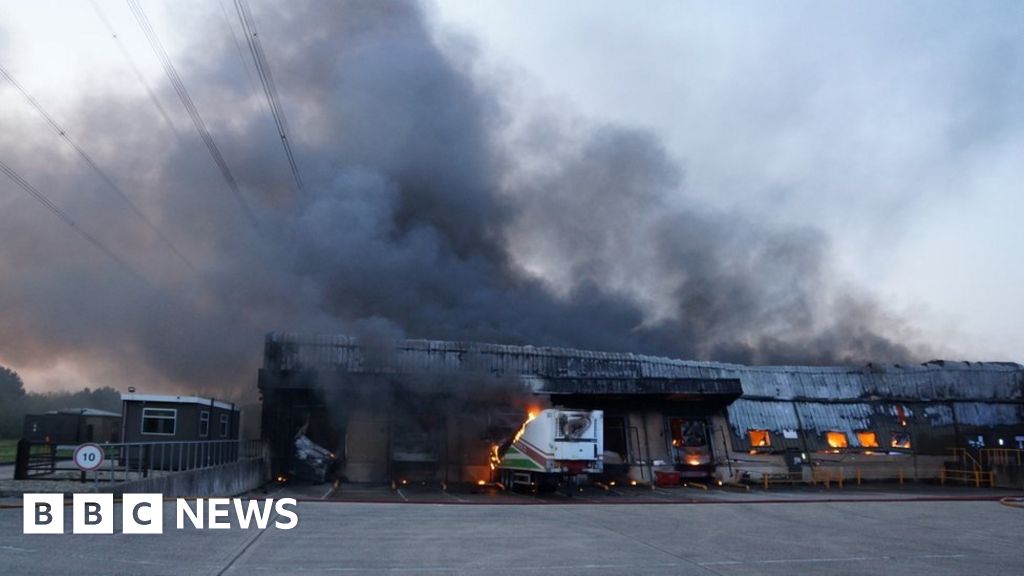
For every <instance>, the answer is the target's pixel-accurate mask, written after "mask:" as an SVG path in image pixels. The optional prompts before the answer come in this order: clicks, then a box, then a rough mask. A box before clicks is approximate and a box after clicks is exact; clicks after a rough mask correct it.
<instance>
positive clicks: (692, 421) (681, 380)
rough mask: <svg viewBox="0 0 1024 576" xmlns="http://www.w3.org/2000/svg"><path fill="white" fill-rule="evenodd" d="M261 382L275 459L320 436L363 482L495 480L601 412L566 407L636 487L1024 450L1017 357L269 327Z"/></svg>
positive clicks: (581, 415) (1022, 373)
mask: <svg viewBox="0 0 1024 576" xmlns="http://www.w3.org/2000/svg"><path fill="white" fill-rule="evenodd" d="M259 387H260V390H261V393H262V397H263V434H264V437H265V438H266V439H267V440H268V441H269V442H270V444H271V446H272V450H273V453H274V455H275V464H274V466H275V468H276V470H278V471H282V472H287V471H288V470H289V469H291V470H292V471H293V472H294V471H295V470H294V467H295V465H296V464H295V460H296V459H295V456H294V454H295V453H296V446H297V445H299V446H300V448H301V447H302V446H307V447H308V444H307V442H309V443H312V444H313V445H316V446H322V447H324V450H323V454H324V458H321V459H320V460H318V461H317V462H318V463H320V464H321V468H322V467H323V466H324V464H323V461H324V460H325V459H329V460H331V461H332V463H333V464H334V471H333V473H334V474H336V475H337V476H339V477H341V478H344V479H347V480H349V481H353V482H382V481H396V480H399V479H410V480H426V481H439V482H440V481H444V482H477V481H482V480H493V479H495V471H494V470H493V468H494V467H495V466H494V463H495V460H496V459H500V458H501V456H496V455H495V452H496V451H497V450H498V448H499V447H500V448H501V450H502V451H504V450H507V449H508V445H509V439H510V438H512V437H515V438H517V439H518V438H519V436H521V435H522V434H523V429H524V426H523V422H524V420H525V419H527V418H528V417H529V418H532V417H534V416H536V415H537V414H538V413H540V411H541V410H542V409H544V408H561V409H565V410H572V411H593V412H592V413H591V412H565V411H562V412H558V411H552V410H547V411H545V412H546V413H550V414H551V415H552V416H551V417H552V418H562V420H560V421H559V423H558V424H556V425H554V426H555V428H556V429H560V430H562V431H561V432H556V433H555V434H556V435H557V434H559V433H561V434H566V433H567V432H565V430H566V429H567V428H571V427H573V426H575V427H576V432H577V433H578V434H582V433H583V431H584V429H585V428H586V427H587V426H591V427H594V426H599V428H600V433H599V435H598V436H597V438H599V440H600V443H599V444H594V446H595V448H594V450H595V451H596V450H597V448H596V446H599V445H600V446H601V448H600V452H601V453H600V454H599V455H596V456H595V457H594V458H595V459H597V460H599V461H600V462H601V466H600V467H601V469H602V475H603V476H605V477H607V478H610V479H621V480H623V481H636V482H653V481H654V480H655V479H656V478H657V477H658V476H659V474H673V475H676V476H678V477H683V478H685V477H703V478H714V479H718V480H722V481H730V480H735V479H739V478H742V477H747V478H760V477H762V476H764V475H775V474H797V473H801V474H811V473H812V469H813V470H821V469H828V468H830V467H831V468H836V467H845V469H846V470H847V471H848V473H849V474H850V475H852V474H853V473H854V472H853V470H854V469H856V474H857V476H858V478H860V477H861V476H863V477H864V478H896V477H897V476H899V477H901V478H902V477H904V476H906V477H916V478H937V477H938V476H939V474H940V472H941V470H942V467H943V465H944V462H945V461H947V460H949V454H950V449H951V448H954V447H974V448H982V447H989V448H1000V447H1005V448H1021V447H1024V446H1022V444H1024V366H1021V365H1019V364H1014V363H964V362H943V361H933V362H928V363H925V364H922V365H913V366H910V365H884V366H883V365H871V364H869V365H867V366H861V367H809V366H763V367H761V366H759V367H753V366H741V365H735V364H721V363H713V362H694V361H685V360H674V359H669V358H659V357H651V356H641V355H636V354H629V353H605V352H588V351H582V350H572V349H562V348H538V347H532V346H507V345H497V344H480V343H466V342H444V341H426V340H403V341H398V342H387V343H383V344H382V343H369V342H367V343H364V344H363V345H360V343H359V342H358V341H357V340H355V339H352V338H348V337H344V336H307V335H296V334H286V333H272V334H269V335H268V336H267V338H266V343H265V351H264V362H263V368H262V370H260V374H259ZM527 414H531V415H530V416H527ZM590 414H593V415H596V417H595V416H591V415H590ZM573 418H575V420H573ZM582 419H585V420H582ZM552 421H553V422H554V421H555V420H552ZM574 422H575V424H574ZM559 426H560V427H561V428H558V427H559ZM517 430H518V431H519V432H518V434H517ZM557 439H558V438H556V440H557ZM602 444H603V445H602ZM552 446H554V443H552ZM299 452H302V450H299Z"/></svg>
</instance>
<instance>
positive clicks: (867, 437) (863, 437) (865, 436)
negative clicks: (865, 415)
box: [857, 430, 878, 448]
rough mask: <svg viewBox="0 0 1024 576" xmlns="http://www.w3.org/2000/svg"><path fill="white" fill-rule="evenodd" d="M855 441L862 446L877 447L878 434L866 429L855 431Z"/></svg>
mask: <svg viewBox="0 0 1024 576" xmlns="http://www.w3.org/2000/svg"><path fill="white" fill-rule="evenodd" d="M857 442H859V443H860V445H861V447H862V448H878V435H877V434H875V433H874V432H870V431H868V430H861V431H860V432H857Z"/></svg>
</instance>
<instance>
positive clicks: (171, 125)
mask: <svg viewBox="0 0 1024 576" xmlns="http://www.w3.org/2000/svg"><path fill="white" fill-rule="evenodd" d="M89 2H90V3H91V4H92V9H93V10H94V11H95V12H96V16H98V17H99V19H100V20H102V21H103V25H104V26H105V27H106V28H107V32H108V33H109V34H110V37H111V38H113V39H114V42H115V43H116V44H117V49H118V50H120V51H121V55H122V56H124V59H125V60H127V61H128V65H129V66H131V69H132V72H134V73H135V77H136V78H137V79H138V80H139V84H142V87H143V88H145V89H146V93H147V94H149V99H150V101H152V102H153V106H155V107H156V109H157V111H159V112H160V116H161V117H162V118H163V119H164V122H166V123H167V126H168V127H169V128H170V129H171V130H172V131H173V132H174V135H175V136H177V138H178V141H179V142H180V141H182V138H181V133H180V132H178V129H177V128H176V127H175V126H174V122H173V121H172V120H171V116H170V115H169V114H168V113H167V109H165V108H164V106H163V104H161V103H160V98H158V97H157V95H156V92H155V91H153V88H152V87H151V86H150V85H149V82H146V77H145V76H143V75H142V71H141V70H139V67H138V65H137V64H136V63H135V59H134V58H132V55H131V52H129V51H128V49H127V48H125V46H124V42H122V41H121V38H120V37H119V36H118V35H117V32H116V31H115V30H114V27H113V25H111V24H110V20H108V19H107V16H106V14H104V13H103V10H102V9H101V8H100V5H99V4H98V3H96V0H89Z"/></svg>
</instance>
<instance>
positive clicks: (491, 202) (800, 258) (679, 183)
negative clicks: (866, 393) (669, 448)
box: [0, 0, 1024, 395]
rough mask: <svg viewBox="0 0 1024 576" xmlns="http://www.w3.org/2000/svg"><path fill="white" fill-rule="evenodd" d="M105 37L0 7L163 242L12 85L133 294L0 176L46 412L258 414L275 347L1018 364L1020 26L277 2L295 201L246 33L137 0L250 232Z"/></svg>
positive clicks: (5, 314)
mask: <svg viewBox="0 0 1024 576" xmlns="http://www.w3.org/2000/svg"><path fill="white" fill-rule="evenodd" d="M99 6H100V10H101V11H102V13H103V15H104V17H105V18H106V19H107V20H108V22H109V24H110V26H111V27H112V28H113V30H114V31H115V32H116V34H117V39H114V38H112V37H111V36H110V34H109V32H108V31H107V28H106V27H105V24H104V22H103V20H101V18H100V16H99V15H98V14H97V11H96V10H95V9H94V7H93V5H92V4H91V3H89V2H77V3H70V2H61V1H53V2H43V1H40V2H32V3H24V2H17V1H15V0H2V1H0V65H2V66H3V67H4V68H5V69H6V70H7V71H8V72H9V73H10V74H11V75H12V76H13V77H14V78H15V79H16V80H17V81H18V82H19V83H20V85H21V86H22V87H23V88H24V89H25V90H27V91H28V92H29V93H30V94H31V95H32V96H33V97H34V98H35V99H36V101H37V102H38V103H39V104H40V105H41V106H42V107H43V108H44V109H45V110H46V111H47V112H48V113H49V114H50V115H51V116H52V117H53V118H54V119H55V120H56V121H57V122H58V123H59V124H60V125H61V126H62V127H63V128H64V129H65V130H66V135H67V136H68V137H69V138H70V139H71V140H72V141H73V142H74V143H75V144H76V145H78V146H79V147H80V148H81V149H82V150H83V151H84V152H85V153H86V154H87V155H88V156H89V157H90V158H91V159H92V160H93V161H94V162H95V164H96V165H97V166H98V167H99V168H100V169H101V170H102V172H103V174H105V175H106V176H107V177H108V178H109V179H110V180H111V181H112V182H113V183H114V184H115V185H116V186H117V188H118V189H119V190H120V191H121V192H123V194H124V196H125V197H127V198H128V200H130V201H131V203H132V205H134V207H135V208H137V209H138V211H139V212H140V213H141V214H142V215H143V216H144V217H145V218H142V217H140V216H139V214H136V213H135V212H134V211H133V208H132V205H129V204H128V203H127V202H126V201H125V199H124V198H122V197H120V196H119V195H118V192H117V191H115V190H113V189H112V188H111V186H110V185H109V184H108V183H106V182H105V181H104V179H103V177H101V176H100V175H98V174H97V173H96V172H95V171H94V170H93V169H92V168H91V167H90V166H89V165H88V164H87V163H86V162H85V161H83V160H82V159H81V158H80V157H79V155H78V154H77V153H76V152H75V150H74V148H72V147H71V146H70V145H69V144H68V143H67V142H65V141H64V140H63V139H62V138H61V137H60V136H59V135H58V134H57V133H55V132H54V131H53V129H52V128H51V127H50V126H49V125H48V124H47V122H46V121H45V120H44V119H43V118H42V117H41V116H40V115H39V114H38V113H37V112H36V111H35V110H34V109H33V108H32V107H31V106H30V105H29V104H28V103H27V102H26V101H25V99H24V98H23V97H22V96H21V94H20V93H19V92H18V91H17V90H16V89H14V88H13V87H12V86H11V84H10V83H8V82H6V81H3V80H2V79H0V126H2V130H0V161H2V162H3V163H4V164H5V165H7V166H8V167H9V168H10V169H12V170H14V171H15V172H17V173H18V175H20V176H21V177H22V178H23V179H24V180H25V181H27V182H28V183H30V184H31V185H32V186H34V187H35V188H36V189H37V190H38V191H39V192H41V193H42V194H44V195H45V196H46V197H47V198H48V199H49V200H50V201H52V203H53V204H54V205H55V206H57V207H58V208H59V209H60V210H61V211H63V213H64V214H65V215H66V216H67V217H68V218H69V219H71V220H73V221H74V223H75V224H76V226H78V228H79V229H80V230H81V231H83V232H84V233H85V234H88V235H89V236H90V237H92V238H94V239H95V240H96V241H97V243H98V244H99V245H101V246H102V247H103V248H104V249H106V250H109V252H110V253H112V254H113V256H114V257H115V258H116V259H118V260H120V261H121V262H123V263H124V265H119V264H118V263H117V262H116V261H115V259H114V258H111V256H110V255H109V254H105V253H104V251H103V250H102V249H100V248H98V247H97V246H96V245H93V244H91V243H90V242H89V241H88V240H86V239H84V238H83V236H82V235H81V234H79V232H77V231H76V229H74V228H72V227H71V226H70V225H68V224H67V222H66V221H62V220H60V219H59V218H58V217H57V216H56V215H54V214H53V213H52V212H50V211H47V209H46V208H44V207H43V206H42V205H41V204H40V203H38V202H37V201H35V200H34V199H33V198H32V197H31V196H30V195H29V194H28V193H26V192H25V191H24V190H22V189H21V188H20V187H18V186H17V185H16V184H14V182H12V181H11V180H9V179H7V177H6V176H2V175H0V274H2V276H0V364H3V365H7V366H10V367H12V368H14V369H15V370H17V371H19V372H20V373H21V374H22V375H23V377H24V378H25V380H26V383H27V384H28V386H29V387H30V388H35V389H52V388H71V387H79V386H82V385H92V386H100V385H112V386H115V387H119V388H122V389H124V388H127V386H129V385H131V386H135V387H137V388H138V389H140V390H145V391H170V390H194V391H199V392H203V393H210V394H218V395H224V394H227V393H235V392H239V391H246V390H252V389H253V388H254V386H255V373H256V368H257V367H258V365H259V361H260V355H261V352H262V338H263V334H264V333H266V332H268V331H271V330H288V331H308V332H344V333H351V334H356V335H368V334H373V335H374V336H380V335H386V336H389V337H390V336H395V337H398V336H405V337H414V338H443V339H471V340H483V341H495V342H509V343H531V344H536V345H561V346H574V347H581V348H592V349H601V350H621V351H634V352H643V353H651V354H661V355H669V356H675V357H683V358H696V359H712V360H723V361H738V362H747V363H796V362H808V363H861V362H867V361H872V360H873V361H913V360H925V359H928V358H930V357H935V356H944V357H950V358H966V359H1019V355H1018V351H1019V350H1020V349H1021V346H1022V345H1024V304H1022V303H1021V299H1020V297H1019V288H1018V287H1019V286H1021V285H1022V284H1024V282H1022V281H1024V271H1022V270H1024V268H1022V267H1021V266H1019V265H1018V264H1017V262H1016V261H1017V259H1018V257H1019V256H1018V252H1019V248H1021V247H1022V246H1024V232H1022V227H1021V226H1020V225H1019V223H1018V220H1019V214H1020V213H1021V209H1022V208H1024V190H1022V189H1021V186H1022V184H1021V183H1022V182H1024V162H1021V161H1020V158H1021V156H1022V153H1024V112H1022V108H1021V106H1022V104H1021V103H1022V102H1024V71H1022V70H1021V61H1022V58H1024V34H1022V32H1024V7H1022V5H1020V4H1019V3H1016V2H1005V3H998V2H992V3H984V4H979V3H974V2H964V3H942V4H939V3H933V2H928V3H898V4H896V3H856V4H829V5H824V4H822V3H820V2H793V3H782V4H779V3H773V4H771V5H767V4H763V3H758V2H750V3H727V4H723V3H717V2H714V3H713V2H708V3H679V2H663V3H654V2H651V3H645V4H644V5H643V7H642V9H638V8H637V7H636V5H628V4H627V3H622V2H589V1H588V2H561V3H555V4H552V3H547V2H516V3H505V2H479V1H477V2H462V1H447V0H446V1H443V2H437V3H429V4H415V3H405V2H376V1H373V2H371V1H368V0H367V1H362V2H322V1H318V2H292V1H290V2H287V3H284V2H282V3H270V2H257V1H253V2H252V14H253V16H254V19H255V23H256V26H257V30H258V32H259V38H260V40H261V43H262V46H263V50H264V52H265V54H266V60H267V63H268V64H269V67H270V70H271V72H272V75H273V79H274V81H275V83H276V86H277V92H278V94H279V96H280V104H281V108H282V110H283V112H284V114H285V116H286V118H287V125H288V140H289V142H290V143H291V148H292V151H293V152H294V155H295V159H296V163H297V166H298V170H299V172H300V174H301V177H302V180H303V182H304V187H303V189H302V190H299V189H298V188H297V186H296V184H295V182H294V180H293V178H292V174H291V172H290V170H289V164H288V161H287V159H286V156H285V153H284V151H283V148H282V146H281V143H280V140H279V137H278V134H277V131H276V128H275V125H274V122H273V119H272V116H271V112H270V109H269V107H268V104H267V101H266V99H265V97H264V93H263V90H262V88H261V85H260V80H259V76H258V75H257V73H256V69H255V67H254V64H253V60H252V57H251V55H250V53H249V47H248V45H247V43H246V40H245V37H244V36H243V35H242V30H241V28H240V24H239V19H238V15H237V13H236V11H235V6H234V4H233V3H232V2H230V1H228V0H219V1H217V0H214V1H204V2H167V3H160V2H154V1H148V0H147V1H145V2H143V3H142V6H143V7H144V9H145V12H146V14H147V15H148V18H149V20H150V22H151V23H152V25H153V29H154V31H155V32H156V35H157V36H158V37H159V38H160V41H161V42H162V43H163V45H164V47H165V48H166V49H167V52H168V54H169V55H170V59H171V61H172V62H173V64H174V67H175V68H176V70H177V73H178V75H179V76H180V78H181V81H182V83H183V84H184V86H185V88H186V89H187V90H188V92H189V94H190V95H191V98H192V100H193V101H194V103H195V106H196V109H197V110H198V112H199V114H200V115H201V116H202V119H203V121H204V122H205V124H206V125H207V127H208V128H209V132H210V134H211V135H212V139H213V141H214V142H215V143H216V148H217V149H218V150H219V151H220V152H221V153H222V155H223V159H224V163H225V164H226V165H227V167H228V168H229V170H230V172H231V174H232V175H233V177H234V178H235V179H236V180H237V181H238V184H239V188H240V193H241V201H242V202H239V198H236V197H235V196H234V195H233V193H232V191H231V188H230V187H229V185H228V184H227V182H226V180H225V177H224V176H223V175H222V173H221V172H220V171H219V170H218V168H217V165H216V164H215V163H214V161H213V159H212V158H211V154H210V152H209V151H208V149H207V147H206V146H205V145H204V143H203V141H202V140H201V139H200V137H199V135H198V134H197V132H196V129H195V128H194V126H193V124H192V121H191V120H190V117H189V115H188V114H187V113H186V110H185V108H184V107H183V105H182V103H181V101H180V100H179V98H178V96H177V94H176V93H175V91H174V89H173V87H172V84H171V82H169V81H168V79H167V76H166V74H165V73H164V70H163V68H162V67H161V65H160V63H159V61H158V59H157V58H156V56H155V55H154V53H153V51H152V50H151V48H150V46H149V44H148V43H147V41H146V39H145V36H144V35H143V34H142V32H141V31H140V28H139V25H138V23H137V22H136V20H135V18H134V17H133V15H132V12H131V11H130V10H129V7H128V6H127V5H126V4H125V3H123V2H100V3H99ZM121 48H123V49H124V52H122V50H121ZM125 52H126V53H127V54H128V56H127V57H126V55H125ZM133 66H135V67H136V68H137V69H138V71H139V75H140V76H141V81H140V78H139V76H137V75H136V74H135V72H134V71H133ZM148 90H152V94H150V93H149V92H148ZM243 204H244V207H243ZM247 209H251V211H252V213H253V215H254V218H253V219H250V218H248V217H247V216H246V210H247ZM147 221H149V222H151V223H152V224H153V226H149V225H148V224H147ZM156 230H158V231H159V232H157V231H156ZM161 235H162V236H163V238H161ZM165 239H166V240H165ZM175 250H176V251H177V252H179V253H180V254H181V255H183V257H184V260H183V259H182V258H179V257H178V256H176V255H175V253H174V251H175ZM186 261H187V263H186Z"/></svg>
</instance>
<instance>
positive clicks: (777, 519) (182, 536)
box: [0, 486, 1024, 576]
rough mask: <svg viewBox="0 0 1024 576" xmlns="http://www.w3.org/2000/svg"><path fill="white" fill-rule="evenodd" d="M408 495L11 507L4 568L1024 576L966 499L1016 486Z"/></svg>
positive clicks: (991, 505) (345, 493) (1000, 532)
mask: <svg viewBox="0 0 1024 576" xmlns="http://www.w3.org/2000/svg"><path fill="white" fill-rule="evenodd" d="M396 488H397V489H396V490H391V489H390V487H351V486H340V487H339V488H338V489H334V488H333V487H327V486H284V487H277V489H276V490H271V492H273V493H270V494H267V495H266V496H267V497H275V498H277V497H281V496H292V497H301V498H304V499H303V500H301V501H300V502H299V504H298V508H297V514H298V517H299V523H298V526H297V527H296V528H294V529H292V530H280V529H274V528H268V529H267V530H264V531H258V530H241V529H237V528H234V529H231V530H202V531H200V530H195V529H186V530H176V529H175V528H174V520H173V518H174V507H173V504H171V503H168V504H167V505H166V506H165V512H164V514H165V531H164V533H163V534H162V535H125V534H121V533H115V534H114V535H80V534H79V535H72V534H71V533H70V518H65V522H66V524H67V534H65V535H63V536H59V535H58V536H46V535H23V534H22V533H21V532H22V530H21V522H22V511H21V509H20V508H6V509H0V573H3V574H59V573H74V574H144V575H150V574H245V575H257V574H274V575H280V574H297V573H302V574H312V575H315V574H431V575H433V574H440V575H447V574H473V575H477V574H483V575H501V574H510V575H519V574H560V575H561V574H591V575H597V574H694V575H707V574H718V575H747V574H770V575H771V574H829V575H832V574H838V575H841V574H865V575H868V574H870V575H874V574H880V573H892V574H900V575H901V576H914V575H929V576H930V575H939V574H957V575H960V574H985V575H991V574H1007V575H1011V574H1012V575H1019V574H1022V573H1024V509H1021V508H1015V507H1011V506H1007V505H1004V504H1001V503H1000V502H999V501H998V500H996V499H988V500H965V499H963V498H975V497H979V496H980V497H989V498H990V497H992V496H993V495H996V496H998V495H1002V496H1006V495H1007V494H1008V493H1007V492H991V493H990V492H987V491H984V490H981V491H979V490H976V489H954V490H949V489H939V488H934V489H923V490H915V491H911V490H903V489H901V488H893V487H890V488H864V489H859V490H856V491H854V490H847V491H845V492H844V493H838V492H836V491H832V492H826V491H824V490H814V489H807V490H800V489H790V490H787V489H780V490H777V491H771V490H769V491H768V492H764V491H751V492H749V493H748V492H734V491H725V490H716V489H714V488H711V489H709V490H708V491H704V490H702V489H694V488H675V489H659V491H651V490H649V489H642V488H632V489H623V490H619V492H621V494H622V496H616V495H615V494H613V493H611V491H610V490H609V491H605V490H603V489H600V488H587V489H585V490H584V492H580V493H577V494H576V495H575V497H574V498H573V499H572V500H571V503H570V501H569V500H568V499H566V498H565V496H564V495H549V496H541V497H536V496H534V495H531V494H509V493H491V492H489V491H488V490H478V489H475V488H466V489H464V490H463V491H459V490H455V489H452V490H450V491H447V492H445V491H441V490H439V489H437V488H436V487H430V486H405V487H396ZM316 492H319V494H317V493H316ZM659 492H665V494H661V493H659ZM445 494H447V495H445ZM260 496H261V497H262V495H260ZM948 497H953V498H960V499H947V498H948ZM320 498H323V499H324V500H320ZM385 498H393V499H394V500H391V501H382V500H384V499H385ZM441 498H444V499H446V500H447V501H446V503H440V501H441V500H440V499H441ZM683 498H688V499H693V500H695V501H696V503H674V502H679V501H682V499H683ZM829 498H833V499H834V498H840V499H843V500H844V501H828V500H827V499H829ZM892 498H896V499H897V500H896V501H893V500H891V499H892ZM517 503H521V504H524V505H514V504H517ZM66 510H67V516H70V512H71V508H70V507H68V508H67V509H66ZM117 514H118V515H120V510H118V511H117ZM115 527H116V528H119V527H120V522H119V521H118V522H117V523H116V525H115Z"/></svg>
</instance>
